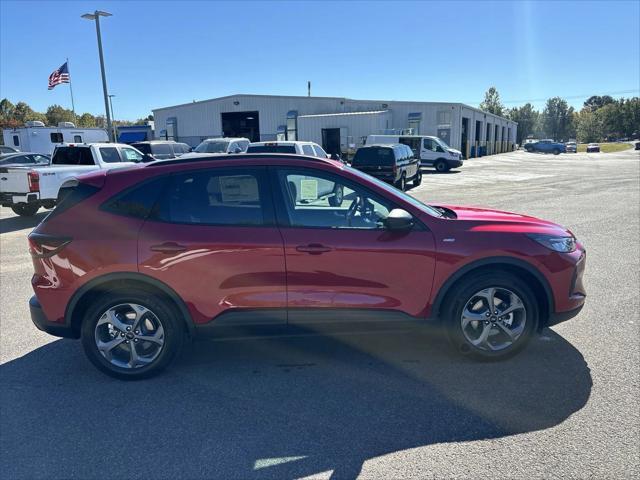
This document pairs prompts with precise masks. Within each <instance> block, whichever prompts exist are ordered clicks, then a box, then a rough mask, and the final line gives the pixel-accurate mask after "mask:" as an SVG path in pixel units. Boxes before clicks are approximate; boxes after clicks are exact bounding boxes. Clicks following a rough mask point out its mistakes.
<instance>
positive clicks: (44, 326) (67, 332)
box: [29, 295, 79, 338]
mask: <svg viewBox="0 0 640 480" xmlns="http://www.w3.org/2000/svg"><path fill="white" fill-rule="evenodd" d="M29 310H30V311H31V321H32V322H33V324H34V325H35V326H36V327H37V328H38V330H42V331H43V332H45V333H48V334H49V335H53V336H55V337H63V338H79V335H78V333H77V332H75V331H74V330H73V329H72V328H71V327H70V326H69V325H65V324H63V323H55V322H50V321H49V320H48V319H47V317H46V316H45V314H44V312H43V311H42V306H41V305H40V302H39V301H38V299H37V298H36V296H35V295H34V296H32V297H31V298H30V299H29Z"/></svg>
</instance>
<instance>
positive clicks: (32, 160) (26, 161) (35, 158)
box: [0, 152, 51, 167]
mask: <svg viewBox="0 0 640 480" xmlns="http://www.w3.org/2000/svg"><path fill="white" fill-rule="evenodd" d="M50 162H51V157H50V156H49V155H42V154H40V153H32V152H19V153H15V152H14V153H12V154H5V155H0V167H29V166H44V165H49V163H50Z"/></svg>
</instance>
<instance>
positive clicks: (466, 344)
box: [444, 273, 538, 359]
mask: <svg viewBox="0 0 640 480" xmlns="http://www.w3.org/2000/svg"><path fill="white" fill-rule="evenodd" d="M447 299H448V300H447V303H446V304H445V308H444V313H445V318H446V321H447V327H448V333H449V338H450V340H451V342H452V343H453V345H454V347H455V348H456V349H457V350H458V351H460V352H462V353H464V354H470V355H473V356H475V357H478V358H485V359H492V358H494V359H497V358H506V357H509V356H511V355H514V354H515V353H517V352H518V351H520V350H522V348H524V347H525V345H526V344H527V343H528V342H529V340H530V339H531V337H532V335H533V333H534V332H535V331H536V329H537V325H538V308H537V304H536V297H535V295H534V294H533V292H532V291H531V289H530V288H529V287H528V286H527V285H526V284H525V283H524V282H522V281H521V280H520V279H519V278H518V277H516V276H514V275H511V274H507V273H504V274H500V273H480V274H477V275H473V276H471V277H469V278H467V279H465V280H463V281H462V282H460V284H458V285H457V286H455V287H454V290H453V291H452V292H451V293H450V294H449V295H447Z"/></svg>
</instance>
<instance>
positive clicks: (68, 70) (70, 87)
mask: <svg viewBox="0 0 640 480" xmlns="http://www.w3.org/2000/svg"><path fill="white" fill-rule="evenodd" d="M67 72H68V73H69V92H70V93H71V111H72V112H73V120H74V122H77V121H78V117H76V107H75V105H74V103H73V87H72V86H71V69H70V68H69V58H67ZM76 127H77V125H76Z"/></svg>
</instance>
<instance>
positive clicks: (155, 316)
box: [82, 289, 183, 379]
mask: <svg viewBox="0 0 640 480" xmlns="http://www.w3.org/2000/svg"><path fill="white" fill-rule="evenodd" d="M180 327H181V325H180V323H179V322H178V321H177V320H176V314H175V313H174V309H173V308H172V306H171V304H169V303H168V302H166V301H165V300H164V299H162V298H158V297H157V296H155V295H154V294H152V293H149V292H146V291H144V290H135V289H132V290H130V291H126V292H125V291H115V292H108V293H105V294H103V295H102V296H101V297H100V298H99V299H98V301H97V302H95V303H94V305H93V306H92V307H91V308H90V309H89V310H88V311H87V315H86V317H85V319H84V322H83V324H82V345H83V347H84V350H85V353H86V354H87V357H89V360H91V362H92V363H93V364H94V365H95V366H96V367H98V368H99V369H100V370H101V371H103V372H104V373H107V374H109V375H111V376H114V377H117V378H122V379H138V378H148V377H151V376H153V375H155V374H157V373H159V372H160V371H162V369H164V368H165V367H166V366H167V365H168V364H169V362H170V361H171V360H172V359H173V357H174V356H175V355H176V353H177V352H178V350H179V348H180V345H181V344H182V338H183V333H182V329H181V328H180Z"/></svg>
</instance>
